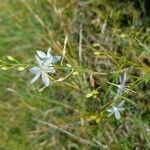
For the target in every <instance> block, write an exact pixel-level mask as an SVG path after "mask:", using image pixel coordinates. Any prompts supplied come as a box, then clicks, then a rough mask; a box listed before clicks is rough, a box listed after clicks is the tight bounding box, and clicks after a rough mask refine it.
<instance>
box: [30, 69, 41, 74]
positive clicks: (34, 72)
mask: <svg viewBox="0 0 150 150" xmlns="http://www.w3.org/2000/svg"><path fill="white" fill-rule="evenodd" d="M29 71H30V72H32V73H33V74H39V73H40V72H41V70H40V68H39V67H33V68H31V69H30V70H29Z"/></svg>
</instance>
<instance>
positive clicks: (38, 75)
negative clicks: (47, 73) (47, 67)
mask: <svg viewBox="0 0 150 150" xmlns="http://www.w3.org/2000/svg"><path fill="white" fill-rule="evenodd" d="M40 75H41V73H39V74H37V75H36V76H35V77H34V78H33V79H32V80H31V82H30V83H31V84H32V83H34V82H35V81H36V80H37V79H38V78H39V77H40Z"/></svg>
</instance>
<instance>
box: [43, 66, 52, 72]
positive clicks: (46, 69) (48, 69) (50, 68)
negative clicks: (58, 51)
mask: <svg viewBox="0 0 150 150" xmlns="http://www.w3.org/2000/svg"><path fill="white" fill-rule="evenodd" d="M44 72H47V73H55V69H54V67H49V68H45V69H44Z"/></svg>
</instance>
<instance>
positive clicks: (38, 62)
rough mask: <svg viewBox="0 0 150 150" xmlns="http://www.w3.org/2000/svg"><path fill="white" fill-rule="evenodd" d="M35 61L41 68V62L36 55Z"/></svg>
mask: <svg viewBox="0 0 150 150" xmlns="http://www.w3.org/2000/svg"><path fill="white" fill-rule="evenodd" d="M35 59H36V63H37V64H38V65H39V66H40V67H41V66H42V63H43V61H42V60H41V59H40V58H39V57H38V56H37V55H35Z"/></svg>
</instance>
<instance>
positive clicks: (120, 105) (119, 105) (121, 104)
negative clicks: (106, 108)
mask: <svg viewBox="0 0 150 150" xmlns="http://www.w3.org/2000/svg"><path fill="white" fill-rule="evenodd" d="M124 102H125V101H124V100H123V101H122V102H120V103H119V104H118V106H117V107H119V108H120V107H122V106H123V105H124Z"/></svg>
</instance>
